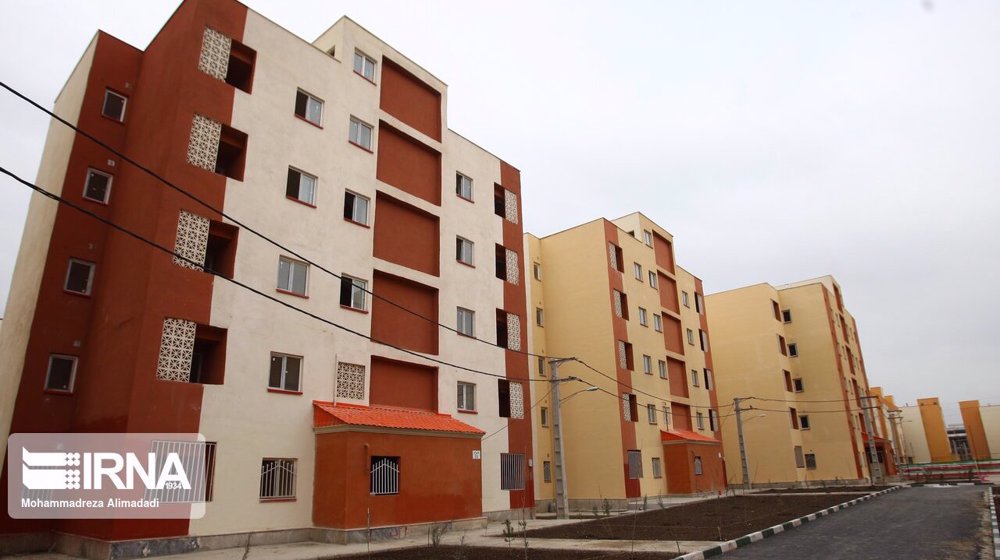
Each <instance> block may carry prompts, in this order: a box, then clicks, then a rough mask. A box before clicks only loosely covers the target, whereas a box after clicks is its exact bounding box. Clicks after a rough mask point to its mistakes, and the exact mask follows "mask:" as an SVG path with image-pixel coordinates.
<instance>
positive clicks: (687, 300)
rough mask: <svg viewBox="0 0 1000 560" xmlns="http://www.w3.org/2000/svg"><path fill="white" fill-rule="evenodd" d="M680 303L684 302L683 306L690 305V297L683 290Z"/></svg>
mask: <svg viewBox="0 0 1000 560" xmlns="http://www.w3.org/2000/svg"><path fill="white" fill-rule="evenodd" d="M681 303H683V304H684V307H691V299H690V298H689V296H688V293H687V292H685V291H681Z"/></svg>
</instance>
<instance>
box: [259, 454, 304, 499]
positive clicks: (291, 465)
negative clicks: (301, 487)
mask: <svg viewBox="0 0 1000 560" xmlns="http://www.w3.org/2000/svg"><path fill="white" fill-rule="evenodd" d="M295 462H296V461H295V459H264V460H262V461H261V462H260V499H261V500H288V499H294V498H295Z"/></svg>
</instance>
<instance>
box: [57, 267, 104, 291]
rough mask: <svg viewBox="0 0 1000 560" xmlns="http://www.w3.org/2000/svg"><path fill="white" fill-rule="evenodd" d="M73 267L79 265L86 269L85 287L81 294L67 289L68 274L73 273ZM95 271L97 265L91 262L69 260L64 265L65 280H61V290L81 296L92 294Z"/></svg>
mask: <svg viewBox="0 0 1000 560" xmlns="http://www.w3.org/2000/svg"><path fill="white" fill-rule="evenodd" d="M73 265H81V266H85V267H87V269H88V270H87V287H86V288H84V290H83V291H82V292H81V291H79V290H71V289H70V288H69V277H70V273H71V272H72V271H73ZM96 269H97V265H96V264H94V263H92V262H87V261H83V260H80V259H69V261H68V262H67V263H66V278H65V279H64V280H63V289H64V290H66V291H67V292H69V293H71V294H79V295H81V296H89V295H90V294H92V293H93V292H94V271H95V270H96Z"/></svg>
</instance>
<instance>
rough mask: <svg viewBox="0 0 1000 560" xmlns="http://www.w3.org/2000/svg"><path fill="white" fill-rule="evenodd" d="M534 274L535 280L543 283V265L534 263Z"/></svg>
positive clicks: (532, 266)
mask: <svg viewBox="0 0 1000 560" xmlns="http://www.w3.org/2000/svg"><path fill="white" fill-rule="evenodd" d="M531 271H532V274H534V276H535V280H538V281H539V282H541V281H542V263H532V265H531Z"/></svg>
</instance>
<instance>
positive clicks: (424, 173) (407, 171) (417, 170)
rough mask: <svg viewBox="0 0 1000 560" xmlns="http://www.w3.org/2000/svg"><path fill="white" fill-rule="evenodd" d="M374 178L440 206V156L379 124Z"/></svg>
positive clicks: (416, 141) (404, 135) (384, 124)
mask: <svg viewBox="0 0 1000 560" xmlns="http://www.w3.org/2000/svg"><path fill="white" fill-rule="evenodd" d="M375 177H376V178H377V179H378V180H379V181H382V182H383V183H386V184H389V185H392V186H394V187H396V188H398V189H400V190H402V191H405V192H408V193H410V194H412V195H413V196H416V197H419V198H422V199H424V200H426V201H427V202H430V203H431V204H436V205H438V206H440V205H441V154H439V153H438V152H436V151H434V149H432V148H431V147H430V146H427V145H425V144H423V143H422V142H420V141H419V140H416V139H414V138H411V137H410V136H408V135H406V134H404V133H403V132H400V131H399V130H396V129H395V128H393V127H391V126H389V125H387V124H386V123H384V122H380V123H379V126H378V164H377V169H376V173H375Z"/></svg>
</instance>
